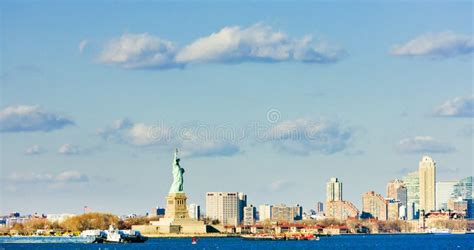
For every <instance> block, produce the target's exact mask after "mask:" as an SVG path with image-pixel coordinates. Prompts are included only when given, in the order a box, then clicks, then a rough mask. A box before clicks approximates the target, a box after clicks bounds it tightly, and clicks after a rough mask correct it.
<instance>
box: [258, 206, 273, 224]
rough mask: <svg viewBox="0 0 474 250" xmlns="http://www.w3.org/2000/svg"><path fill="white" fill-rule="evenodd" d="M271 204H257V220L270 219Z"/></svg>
mask: <svg viewBox="0 0 474 250" xmlns="http://www.w3.org/2000/svg"><path fill="white" fill-rule="evenodd" d="M272 207H273V206H272V205H268V204H265V205H260V206H258V220H259V221H264V220H271V219H272Z"/></svg>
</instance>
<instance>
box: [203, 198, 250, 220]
mask: <svg viewBox="0 0 474 250" xmlns="http://www.w3.org/2000/svg"><path fill="white" fill-rule="evenodd" d="M246 203H247V196H246V195H245V194H243V193H239V192H208V193H206V216H207V217H209V218H211V219H217V220H219V221H220V222H221V223H222V224H223V225H238V224H240V222H241V221H242V218H243V210H244V207H245V204H246Z"/></svg>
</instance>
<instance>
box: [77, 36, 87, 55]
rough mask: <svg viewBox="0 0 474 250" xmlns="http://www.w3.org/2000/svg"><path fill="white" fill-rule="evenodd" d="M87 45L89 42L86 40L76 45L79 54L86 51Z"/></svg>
mask: <svg viewBox="0 0 474 250" xmlns="http://www.w3.org/2000/svg"><path fill="white" fill-rule="evenodd" d="M87 45H89V41H88V40H86V39H84V40H82V41H81V42H80V43H79V45H78V49H79V53H81V54H82V53H83V52H84V50H85V49H86V47H87Z"/></svg>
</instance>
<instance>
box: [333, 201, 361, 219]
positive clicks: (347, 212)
mask: <svg viewBox="0 0 474 250" xmlns="http://www.w3.org/2000/svg"><path fill="white" fill-rule="evenodd" d="M326 216H327V217H329V218H334V219H337V220H346V219H347V218H349V217H351V218H357V217H359V210H358V209H357V207H356V206H354V204H352V203H351V202H349V201H330V202H329V203H327V204H326Z"/></svg>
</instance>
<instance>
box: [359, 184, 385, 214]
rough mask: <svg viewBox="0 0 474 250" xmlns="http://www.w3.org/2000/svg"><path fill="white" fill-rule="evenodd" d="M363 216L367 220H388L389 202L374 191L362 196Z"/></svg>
mask: <svg viewBox="0 0 474 250" xmlns="http://www.w3.org/2000/svg"><path fill="white" fill-rule="evenodd" d="M362 216H363V217H365V218H377V219H379V220H387V219H388V211H387V201H386V200H385V198H384V197H383V196H382V195H380V194H377V193H375V192H374V191H370V192H367V193H365V194H363V195H362Z"/></svg>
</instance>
